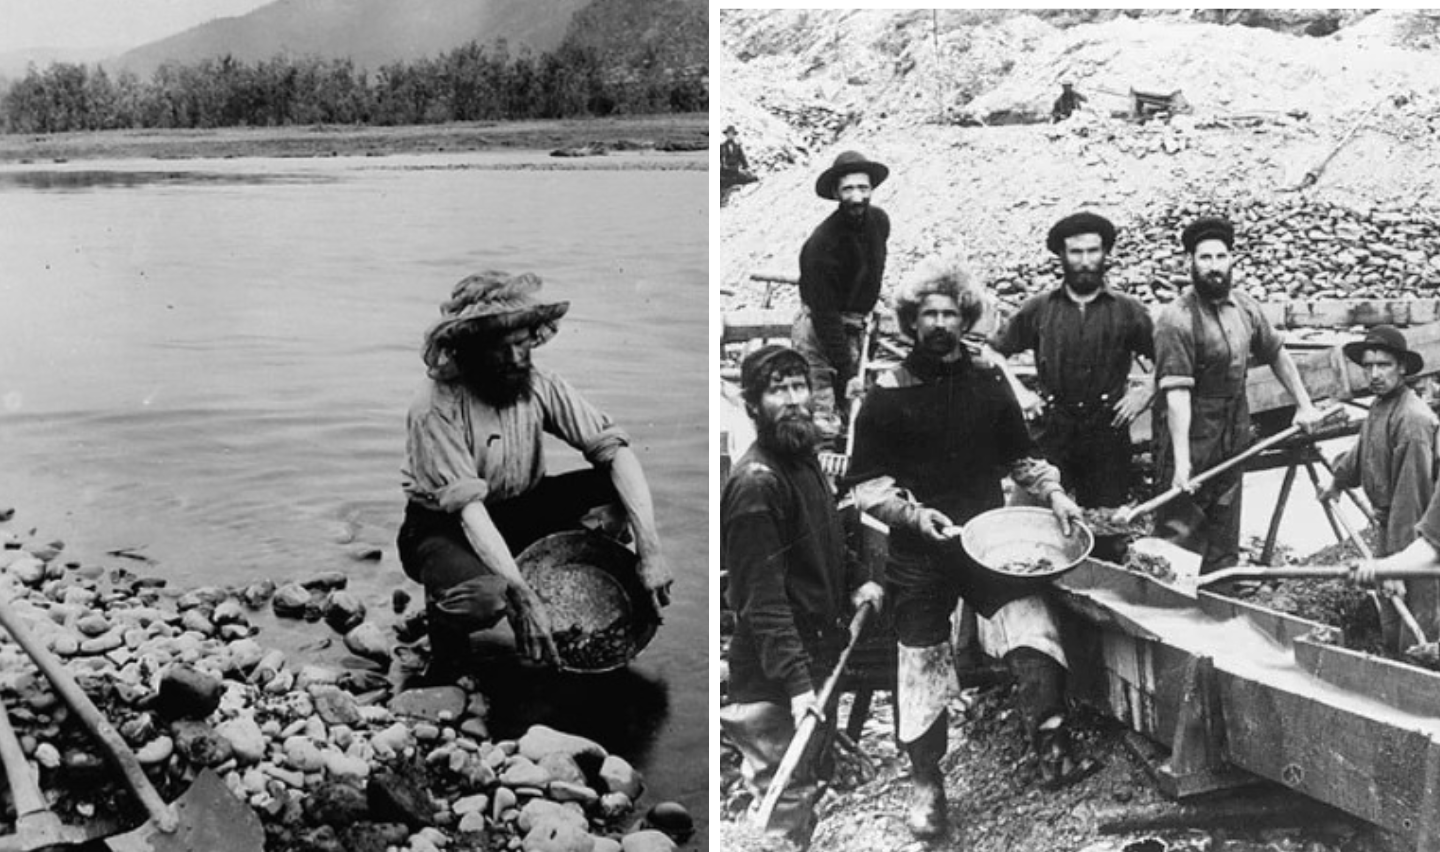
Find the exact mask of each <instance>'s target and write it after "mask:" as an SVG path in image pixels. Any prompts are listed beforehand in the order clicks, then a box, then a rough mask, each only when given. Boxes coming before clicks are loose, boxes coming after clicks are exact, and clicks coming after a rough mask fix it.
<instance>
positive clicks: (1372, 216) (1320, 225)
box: [987, 197, 1440, 307]
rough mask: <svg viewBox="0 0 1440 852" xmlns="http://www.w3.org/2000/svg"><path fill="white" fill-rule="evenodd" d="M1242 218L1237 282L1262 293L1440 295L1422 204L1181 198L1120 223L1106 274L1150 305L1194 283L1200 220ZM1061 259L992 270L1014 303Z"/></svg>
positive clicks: (1430, 215)
mask: <svg viewBox="0 0 1440 852" xmlns="http://www.w3.org/2000/svg"><path fill="white" fill-rule="evenodd" d="M1216 213H1220V214H1223V215H1227V216H1229V217H1230V218H1231V219H1232V220H1233V221H1234V222H1235V223H1236V232H1237V239H1236V246H1235V248H1236V251H1237V253H1238V255H1239V266H1238V267H1237V271H1236V280H1237V281H1238V282H1242V283H1243V285H1244V286H1245V288H1246V289H1247V291H1248V292H1249V293H1250V294H1251V295H1253V296H1255V297H1256V298H1258V299H1261V300H1262V301H1263V300H1270V299H1342V298H1343V299H1358V298H1412V297H1416V296H1425V295H1431V294H1436V293H1437V292H1440V219H1437V216H1436V213H1435V212H1434V211H1433V210H1429V209H1426V208H1420V207H1410V208H1404V209H1399V208H1377V209H1371V210H1359V209H1355V208H1351V207H1346V206H1343V205H1338V204H1328V203H1325V202H1317V201H1313V200H1310V199H1305V198H1301V197H1291V198H1279V199H1274V200H1261V199H1256V200H1246V201H1241V202H1238V203H1236V204H1234V205H1233V206H1230V207H1228V208H1219V209H1217V208H1215V207H1207V206H1205V205H1203V204H1201V203H1196V202H1189V203H1184V204H1174V205H1170V206H1166V207H1163V208H1160V209H1156V210H1152V211H1148V212H1146V213H1145V214H1143V215H1142V216H1141V217H1140V218H1139V219H1138V220H1137V221H1130V222H1125V223H1122V225H1123V226H1122V227H1121V228H1120V233H1119V235H1118V237H1117V240H1116V244H1115V250H1114V252H1113V253H1112V256H1111V267H1110V273H1109V279H1110V281H1111V282H1112V283H1114V284H1116V285H1118V286H1120V287H1122V288H1123V289H1125V290H1126V291H1128V292H1130V293H1132V294H1134V295H1135V296H1137V297H1138V298H1140V299H1142V300H1143V301H1146V302H1148V303H1156V302H1167V301H1169V300H1171V299H1173V298H1175V296H1176V295H1178V293H1179V291H1180V288H1182V287H1184V286H1185V285H1186V284H1188V283H1189V270H1188V266H1187V264H1188V261H1187V259H1186V256H1185V254H1184V250H1183V249H1182V247H1181V245H1180V240H1179V233H1180V231H1181V230H1182V229H1183V228H1184V227H1185V225H1186V224H1187V223H1188V222H1190V221H1192V220H1193V219H1194V218H1195V217H1197V216H1201V215H1206V214H1216ZM1059 272H1060V267H1059V262H1058V261H1057V260H1056V259H1054V258H1047V259H1045V260H1043V261H1025V262H1020V263H1015V264H1012V265H1009V266H1006V267H1003V268H999V269H996V270H995V271H994V272H993V273H991V274H990V275H988V277H987V280H988V281H989V284H990V287H991V289H992V290H993V291H994V292H995V293H996V294H997V296H999V298H1000V300H1001V301H1002V302H1003V303H1005V304H1007V305H1009V306H1011V307H1014V306H1016V305H1018V304H1019V302H1020V301H1023V299H1024V298H1025V297H1026V296H1028V295H1030V294H1032V293H1035V292H1038V291H1041V290H1044V289H1048V288H1050V287H1053V286H1054V285H1055V283H1056V282H1057V281H1058V280H1059Z"/></svg>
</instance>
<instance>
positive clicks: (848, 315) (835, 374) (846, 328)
mask: <svg viewBox="0 0 1440 852" xmlns="http://www.w3.org/2000/svg"><path fill="white" fill-rule="evenodd" d="M889 174H890V169H889V168H887V167H886V166H884V165H883V164H881V163H876V162H872V161H871V160H867V159H866V158H865V156H864V155H863V154H859V153H857V152H855V151H846V152H844V153H842V154H840V155H839V156H838V157H836V158H835V162H834V164H833V165H831V166H830V168H828V169H826V170H825V171H824V172H821V174H820V177H819V178H817V179H816V180H815V193H816V194H817V195H819V196H820V197H821V198H825V199H828V200H831V201H837V202H839V207H838V208H837V209H836V210H835V212H834V213H831V214H830V216H829V217H827V218H826V219H825V221H823V222H821V223H820V225H819V227H817V228H816V229H815V231H814V232H813V233H811V234H810V238H809V239H807V240H806V241H805V245H804V247H803V248H801V249H800V302H801V307H800V313H799V315H798V316H797V317H796V318H795V326H794V328H793V329H792V331H791V340H792V342H793V343H794V345H795V349H796V350H797V351H799V352H800V353H801V354H802V355H804V356H805V360H806V361H808V362H809V363H810V382H811V386H812V387H813V388H814V390H813V394H814V400H815V423H816V425H817V426H818V427H819V428H820V433H821V437H822V439H823V440H824V441H825V443H827V444H833V443H835V442H836V439H837V438H838V436H839V435H840V433H841V431H842V428H843V424H842V417H843V412H844V409H845V406H844V405H843V404H841V403H843V401H844V396H845V388H846V385H847V384H848V382H849V381H850V379H851V378H854V377H855V376H856V373H857V371H858V370H859V364H860V354H861V353H860V344H861V337H862V336H863V332H864V329H865V323H866V321H867V320H868V317H869V315H870V312H871V311H872V310H874V308H875V301H876V300H877V299H878V298H879V297H880V283H881V280H882V279H883V278H884V276H885V253H886V243H887V241H888V240H889V239H890V217H889V216H887V215H886V214H885V211H884V210H881V209H880V208H879V207H872V206H871V204H870V194H871V193H872V192H873V191H874V190H875V189H876V188H878V187H879V186H880V184H882V183H884V182H885V178H886V177H887V176H889ZM862 378H863V377H862ZM837 400H838V401H839V402H837Z"/></svg>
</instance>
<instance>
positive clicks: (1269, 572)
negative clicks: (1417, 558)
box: [1195, 565, 1440, 586]
mask: <svg viewBox="0 0 1440 852" xmlns="http://www.w3.org/2000/svg"><path fill="white" fill-rule="evenodd" d="M1350 574H1351V571H1350V569H1349V568H1348V567H1346V566H1344V565H1302V566H1297V567H1286V568H1267V567H1265V566H1263V565H1262V566H1253V565H1247V566H1244V567H1238V568H1223V569H1221V570H1219V571H1215V572H1214V573H1211V574H1203V575H1201V576H1200V577H1198V578H1196V581H1195V584H1196V585H1197V586H1212V585H1214V584H1216V583H1223V582H1225V581H1226V580H1234V579H1242V580H1342V579H1344V578H1346V577H1348V576H1350ZM1375 578H1376V579H1377V580H1425V579H1435V578H1440V568H1381V569H1379V570H1377V571H1376V572H1375Z"/></svg>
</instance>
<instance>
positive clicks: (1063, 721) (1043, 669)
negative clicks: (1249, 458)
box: [847, 258, 1094, 845]
mask: <svg viewBox="0 0 1440 852" xmlns="http://www.w3.org/2000/svg"><path fill="white" fill-rule="evenodd" d="M985 312H986V296H985V293H984V291H983V289H982V288H981V286H980V285H979V283H978V282H977V281H976V280H975V279H974V278H973V277H972V276H971V275H970V274H969V272H968V271H967V270H966V269H965V267H964V266H963V265H962V264H961V263H959V262H958V261H956V260H954V259H952V258H938V259H935V260H932V261H929V262H927V263H926V264H925V265H923V266H922V267H921V268H920V269H918V270H917V271H916V272H915V273H914V274H913V275H912V276H911V277H910V278H909V279H908V280H907V281H906V282H905V283H904V284H903V285H902V286H901V287H899V288H897V290H896V295H895V313H896V316H897V317H898V318H899V321H900V326H901V329H902V330H903V331H905V332H906V333H907V334H909V335H910V336H911V337H912V338H913V339H914V342H915V345H914V347H913V348H912V349H911V351H910V354H909V355H908V356H907V357H906V358H905V360H904V362H902V363H901V364H900V365H899V366H898V367H896V368H895V369H894V370H891V371H889V372H886V373H883V374H881V375H880V376H879V377H878V378H877V379H876V383H875V386H874V387H873V388H871V389H870V391H869V392H868V393H867V394H866V395H865V399H864V402H863V403H862V404H861V406H860V410H859V414H858V415H857V417H856V423H855V451H854V454H853V457H852V458H851V460H850V470H849V474H848V476H847V484H853V486H854V494H855V502H856V505H857V506H858V507H859V508H860V509H861V510H862V511H864V512H866V513H867V514H869V515H871V516H873V517H874V518H875V519H877V520H879V521H881V522H882V523H884V524H887V525H888V526H889V528H890V539H889V550H888V560H887V562H886V565H885V592H886V596H887V604H886V605H887V607H888V608H889V610H890V612H891V614H892V620H893V622H894V624H895V631H896V638H897V640H898V643H899V650H898V657H897V660H898V662H897V668H898V672H899V674H898V683H899V688H898V690H897V692H896V696H895V700H896V718H897V719H898V720H899V721H898V730H897V732H896V733H897V735H898V737H899V739H900V742H901V744H902V746H903V747H904V749H905V753H906V755H907V756H908V757H909V759H910V765H911V783H912V790H911V799H910V804H909V807H908V810H907V812H906V816H905V819H906V824H907V826H908V827H909V829H910V831H911V832H912V833H913V834H914V835H915V836H916V837H917V838H920V839H923V840H928V841H931V842H937V843H941V844H942V845H944V840H945V839H946V836H947V833H948V832H949V829H950V827H951V824H952V823H953V822H954V820H953V819H952V817H951V814H950V810H949V806H948V803H947V801H946V797H945V775H944V772H943V771H942V770H941V761H942V759H943V758H944V756H945V753H946V751H947V750H948V735H949V723H948V707H949V704H950V702H951V699H952V697H953V694H954V688H955V686H956V683H957V681H956V671H955V667H954V654H953V652H952V648H951V643H950V627H951V615H952V613H954V612H955V607H956V603H957V602H958V601H961V600H963V601H964V602H965V605H966V609H967V610H973V611H975V612H978V613H979V614H980V615H982V616H984V617H985V618H986V619H987V622H986V623H987V624H988V625H992V626H994V627H995V633H994V635H993V636H992V638H993V640H994V641H993V643H991V644H987V648H986V650H987V651H988V652H990V653H991V655H992V656H994V657H996V658H997V659H1000V660H1001V661H1002V662H1003V664H1004V665H1005V666H1006V668H1007V669H1008V670H1009V672H1010V673H1011V674H1013V675H1014V677H1015V679H1016V682H1017V684H1018V687H1019V688H1018V689H1017V691H1016V695H1017V705H1018V708H1017V709H1018V710H1019V715H1020V716H1021V718H1022V719H1023V721H1024V725H1025V729H1026V732H1027V734H1028V735H1029V737H1030V741H1031V743H1032V744H1033V747H1034V748H1035V751H1036V753H1037V756H1038V758H1039V759H1038V764H1039V766H1040V769H1041V774H1042V777H1043V778H1044V780H1045V781H1046V782H1047V783H1049V784H1052V785H1061V784H1064V783H1066V782H1070V781H1075V780H1078V779H1079V778H1080V777H1081V776H1083V775H1084V774H1085V773H1086V772H1087V771H1088V770H1089V769H1091V768H1093V767H1094V763H1093V762H1088V763H1087V761H1085V760H1084V759H1083V758H1081V757H1079V755H1078V754H1077V752H1076V751H1075V750H1074V749H1073V747H1072V746H1073V745H1074V744H1073V743H1072V742H1071V739H1070V736H1069V734H1070V728H1069V725H1068V715H1067V711H1066V705H1065V682H1066V670H1067V665H1068V663H1067V660H1066V656H1065V650H1064V648H1063V647H1062V645H1061V642H1060V634H1059V630H1058V627H1057V625H1056V621H1055V618H1054V613H1053V612H1052V611H1051V610H1050V608H1049V606H1048V604H1047V603H1046V601H1045V597H1044V594H1043V592H1038V593H1037V590H1043V588H1044V583H1043V581H1041V582H1040V583H1039V584H1036V585H1029V586H1024V587H1020V586H1017V585H1015V584H1011V583H1007V582H1005V581H1004V580H1001V579H997V577H996V575H995V574H994V572H992V571H988V570H986V569H984V568H982V567H980V566H979V565H978V564H976V563H975V561H974V560H973V558H972V557H971V556H970V554H968V553H967V552H966V550H965V548H964V547H963V546H962V543H961V541H960V538H959V535H958V530H959V525H963V524H967V523H969V522H970V521H971V520H972V519H973V518H975V517H976V516H978V515H980V514H982V513H984V512H986V511H989V510H991V509H998V508H1000V507H1001V506H1003V505H1004V502H1005V498H1004V492H1003V490H1002V488H1001V480H1002V478H1004V477H1009V479H1010V480H1011V481H1012V482H1013V483H1014V484H1015V490H1016V491H1017V492H1023V493H1024V494H1026V495H1027V496H1028V497H1029V499H1030V500H1031V501H1033V502H1034V503H1035V504H1036V505H1041V506H1048V507H1049V508H1050V510H1051V511H1052V512H1053V513H1054V515H1055V517H1056V519H1057V520H1058V521H1059V523H1060V525H1061V527H1062V529H1063V530H1064V531H1065V532H1066V533H1067V534H1068V533H1069V530H1070V528H1071V525H1072V524H1073V523H1076V522H1078V520H1079V518H1080V515H1081V511H1080V507H1079V506H1078V505H1076V503H1075V501H1074V500H1072V499H1071V498H1070V497H1069V495H1067V494H1066V493H1065V489H1064V488H1063V487H1062V482H1061V477H1060V472H1059V471H1058V470H1057V469H1056V468H1055V466H1054V465H1052V464H1050V463H1049V462H1047V461H1045V460H1044V459H1043V458H1040V456H1039V453H1038V452H1037V450H1036V447H1035V444H1034V442H1033V441H1032V440H1031V438H1030V433H1029V430H1028V429H1027V428H1026V424H1025V418H1024V415H1023V414H1022V412H1021V411H1020V406H1019V404H1018V403H1017V402H1016V400H1015V396H1014V395H1013V394H1012V393H1011V392H1010V388H1009V385H1008V383H1007V382H1006V381H1005V379H1004V377H1003V376H1002V374H1001V371H1000V369H999V367H998V366H996V365H993V364H991V363H989V362H988V361H986V360H985V359H984V358H983V357H981V356H980V355H978V354H975V353H973V352H972V351H971V350H970V348H969V346H968V344H967V341H966V340H965V335H966V334H967V333H969V332H970V331H971V330H972V328H973V327H974V325H975V323H976V322H977V321H978V320H980V319H981V318H982V317H983V316H984V315H985ZM951 845H953V844H951Z"/></svg>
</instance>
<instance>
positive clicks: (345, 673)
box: [0, 509, 693, 852]
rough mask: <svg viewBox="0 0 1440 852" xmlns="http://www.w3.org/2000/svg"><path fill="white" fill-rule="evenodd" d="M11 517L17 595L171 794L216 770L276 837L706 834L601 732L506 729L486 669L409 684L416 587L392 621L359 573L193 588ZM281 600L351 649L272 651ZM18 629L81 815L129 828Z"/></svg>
mask: <svg viewBox="0 0 1440 852" xmlns="http://www.w3.org/2000/svg"><path fill="white" fill-rule="evenodd" d="M13 514H14V512H13V510H10V509H4V510H0V522H5V521H9V520H10V519H11V517H12V516H13ZM7 526H8V524H4V523H0V545H3V548H0V595H3V596H4V598H5V599H6V600H8V601H9V605H10V606H11V608H12V609H13V610H14V611H15V612H16V614H17V615H18V616H19V617H20V618H21V619H22V620H23V621H24V622H25V623H26V625H27V626H28V627H29V628H30V632H31V633H32V634H33V635H34V636H35V638H36V639H37V640H38V641H39V642H40V643H42V644H44V645H45V646H46V647H48V648H49V649H50V650H52V651H53V652H54V653H55V654H56V655H57V656H59V657H61V658H62V659H63V660H64V661H65V664H66V666H67V668H68V669H69V671H70V672H71V673H72V674H73V675H74V676H75V678H76V679H77V680H78V681H79V683H80V685H81V686H82V688H83V689H84V690H85V692H86V694H87V695H88V696H89V697H90V698H91V699H92V700H93V701H94V702H95V704H96V705H97V706H99V707H100V708H102V710H103V711H104V712H105V714H106V716H107V717H108V718H109V720H110V721H111V722H112V724H114V725H115V727H116V728H117V729H118V731H119V733H120V735H121V736H122V737H123V738H124V739H125V740H126V742H127V743H128V744H129V745H130V746H131V748H132V749H133V750H134V751H135V753H136V755H137V757H138V759H139V761H140V763H141V764H142V765H143V766H144V767H145V770H146V772H147V774H148V775H149V776H150V778H151V779H152V781H153V782H154V783H155V785H156V786H157V788H159V790H160V791H161V793H162V795H163V796H164V797H165V798H166V799H167V801H169V800H173V799H174V798H175V797H177V796H178V795H180V794H181V793H182V792H183V791H184V790H185V789H186V788H187V787H188V785H189V783H190V781H191V779H193V778H194V777H195V774H196V773H197V772H198V771H199V770H201V769H203V768H210V769H213V770H214V771H215V772H216V773H217V774H219V776H220V777H221V778H222V779H223V780H224V782H225V784H226V786H228V788H229V789H230V790H231V792H233V793H234V794H235V796H236V797H237V798H239V799H241V800H243V801H245V802H246V803H248V805H249V806H250V807H251V808H253V809H254V811H255V812H256V814H257V815H258V816H259V817H260V819H261V821H262V823H263V825H264V829H265V836H266V843H265V848H267V849H271V850H307V851H308V850H317V852H318V850H326V852H329V850H337V852H338V850H358V852H370V850H373V852H382V850H390V849H395V850H409V852H432V850H452V852H459V851H460V850H492V849H518V850H524V852H613V851H614V850H622V852H651V850H659V852H667V850H675V849H677V848H679V846H680V845H681V844H684V843H686V841H688V840H689V839H690V836H691V834H692V833H693V821H692V819H691V817H690V815H689V814H688V813H687V812H686V811H685V809H684V808H683V807H682V806H680V805H679V804H676V803H673V802H657V803H651V804H649V806H648V807H647V806H646V805H645V803H644V795H645V784H644V779H643V778H642V777H641V775H640V773H639V772H638V771H637V770H636V769H634V767H632V766H631V765H630V764H629V763H628V762H627V761H626V760H625V759H624V758H623V757H621V756H620V755H618V754H611V753H609V752H607V750H606V749H605V748H604V747H603V746H602V745H601V744H600V743H597V742H595V741H594V740H591V739H588V738H585V737H582V736H577V735H574V734H570V733H566V732H563V731H559V730H555V729H553V728H550V727H547V726H544V725H538V724H537V725H531V726H530V727H529V728H528V730H526V731H525V732H524V734H523V735H521V736H518V737H516V738H514V739H498V738H496V737H494V736H492V735H491V732H490V730H489V727H488V725H487V714H488V710H489V705H490V702H489V701H488V699H487V697H486V695H485V693H484V692H483V691H482V690H481V688H480V686H479V685H478V684H477V683H476V682H474V681H473V680H470V679H469V678H462V679H461V681H460V682H459V683H457V684H454V685H440V686H426V687H419V688H413V689H403V690H402V689H398V688H397V684H396V681H395V680H394V679H392V676H391V669H392V667H396V666H395V663H396V660H397V659H400V660H401V661H402V662H403V660H404V658H405V657H406V656H407V655H413V654H415V653H416V652H415V651H414V650H413V649H412V648H410V647H408V646H407V645H404V644H401V643H399V642H397V639H410V640H413V639H415V638H417V635H416V632H417V631H419V632H421V633H423V630H421V627H422V625H420V623H419V621H418V618H417V617H416V616H417V615H418V614H411V613H410V612H409V610H408V608H409V607H410V606H411V602H410V601H409V598H408V595H406V594H405V593H404V592H403V591H397V593H396V595H395V601H394V604H395V606H394V609H395V615H396V628H395V629H389V630H387V629H386V628H385V627H382V626H381V624H380V623H379V621H378V620H377V619H375V618H374V617H373V615H371V614H367V612H366V610H365V607H364V605H363V603H361V602H360V601H359V600H358V599H357V598H356V597H355V596H354V595H352V594H350V593H348V592H347V591H346V590H345V586H346V578H345V576H344V575H343V574H339V573H330V574H324V575H318V576H316V577H313V578H309V579H307V580H304V581H297V582H293V583H287V584H285V585H282V586H280V587H278V588H277V587H276V584H275V583H273V582H270V581H265V582H259V583H254V584H251V585H249V586H247V587H244V588H220V587H206V588H198V589H189V590H176V589H171V588H169V587H168V586H167V585H166V583H165V581H164V580H163V579H161V578H155V577H145V576H140V575H137V574H135V573H133V572H131V571H129V570H128V569H126V568H108V569H107V568H103V567H100V566H96V565H89V564H82V563H81V562H79V561H77V560H73V559H67V558H66V555H65V552H64V543H63V542H59V541H53V542H45V541H40V540H36V539H35V538H34V537H33V536H34V533H33V532H32V533H30V534H28V535H27V534H22V533H20V532H16V531H14V530H10V529H7V528H6V527H7ZM266 609H269V610H273V612H274V614H275V615H278V616H280V617H282V618H306V619H308V620H310V621H311V622H313V623H315V625H316V628H315V629H317V630H321V631H324V632H326V633H329V632H330V631H331V630H332V629H333V630H334V631H337V632H339V633H342V634H343V636H344V644H345V647H346V648H347V649H348V650H349V651H350V652H351V654H353V655H354V658H353V659H352V658H347V659H346V661H345V665H343V666H329V665H322V664H318V663H314V662H310V661H307V660H306V659H305V658H304V655H303V654H299V653H294V652H291V653H288V654H287V653H286V652H285V651H283V650H280V649H277V648H273V647H267V645H266V644H265V642H264V637H263V636H262V635H261V628H260V627H259V626H258V625H257V624H256V622H257V621H259V620H260V618H261V616H262V615H264V617H269V615H268V614H266V613H264V612H263V611H264V610H266ZM322 620H323V621H324V625H321V624H320V623H319V622H320V621H322ZM397 629H398V631H399V632H400V633H406V634H409V635H406V636H396V635H395V633H396V632H397ZM6 640H7V641H5V642H4V643H3V644H0V696H3V698H4V703H5V705H6V708H7V709H8V710H9V714H10V718H11V720H12V722H13V724H14V726H15V728H16V731H17V733H18V734H19V736H20V740H21V745H22V748H23V750H24V751H25V753H26V754H27V756H28V757H29V759H30V761H31V762H33V763H34V764H35V765H37V766H38V767H39V773H40V774H39V780H40V783H41V786H42V788H43V790H44V791H45V793H46V797H47V799H48V800H49V801H50V802H51V806H52V808H53V809H54V810H55V811H56V812H57V813H58V814H59V815H60V816H61V819H62V821H64V822H66V823H79V824H91V823H100V824H113V825H118V826H119V827H121V828H125V827H130V825H131V824H133V823H134V822H136V821H137V820H136V816H135V815H136V814H137V813H139V809H138V807H136V805H135V804H134V802H133V801H132V800H131V798H130V795H129V793H128V792H126V791H125V790H124V789H123V787H122V786H121V785H120V782H119V778H118V774H117V773H116V772H114V771H113V770H112V769H111V768H110V767H109V765H108V764H107V763H106V762H105V761H104V759H103V758H102V757H101V756H100V752H99V751H98V748H97V744H96V743H94V742H93V741H92V740H91V739H90V738H89V736H88V735H87V733H86V732H85V730H84V728H83V726H82V725H81V724H80V723H79V721H78V720H77V719H76V718H75V717H74V715H73V714H72V713H71V712H70V711H69V708H68V707H67V706H66V705H65V703H64V702H63V701H62V700H61V698H60V696H59V695H58V694H57V693H56V691H55V690H54V689H53V688H52V687H51V685H50V684H49V682H48V681H47V680H46V679H45V678H44V676H43V675H41V674H40V673H39V672H38V671H36V669H35V667H34V666H33V664H31V662H30V661H29V660H28V658H27V657H26V655H25V653H24V652H23V651H22V650H21V649H20V648H19V646H17V645H16V644H14V643H13V642H12V641H8V637H6ZM352 663H353V665H352ZM399 668H403V665H402V666H399Z"/></svg>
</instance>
